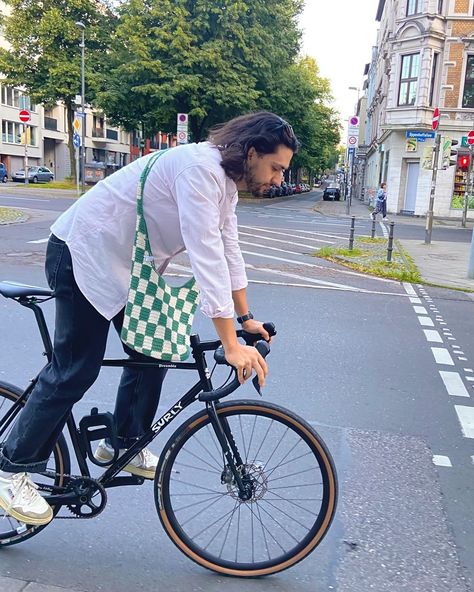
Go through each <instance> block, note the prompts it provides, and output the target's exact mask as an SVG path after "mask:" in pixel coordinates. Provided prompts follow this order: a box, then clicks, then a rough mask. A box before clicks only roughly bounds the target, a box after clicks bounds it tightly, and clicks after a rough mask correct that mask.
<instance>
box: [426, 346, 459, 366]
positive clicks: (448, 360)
mask: <svg viewBox="0 0 474 592" xmlns="http://www.w3.org/2000/svg"><path fill="white" fill-rule="evenodd" d="M431 351H432V352H433V356H434V359H435V361H436V363H437V364H443V365H444V366H454V362H453V358H452V357H451V354H450V353H449V351H448V350H447V349H446V348H445V347H432V348H431Z"/></svg>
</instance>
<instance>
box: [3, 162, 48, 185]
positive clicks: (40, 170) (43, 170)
mask: <svg viewBox="0 0 474 592" xmlns="http://www.w3.org/2000/svg"><path fill="white" fill-rule="evenodd" d="M12 180H13V181H23V182H24V181H25V169H20V170H19V171H16V172H15V173H14V174H13V175H12ZM28 181H29V182H31V183H39V182H40V181H45V182H48V181H54V173H53V171H51V170H49V169H48V168H47V167H45V166H32V167H28Z"/></svg>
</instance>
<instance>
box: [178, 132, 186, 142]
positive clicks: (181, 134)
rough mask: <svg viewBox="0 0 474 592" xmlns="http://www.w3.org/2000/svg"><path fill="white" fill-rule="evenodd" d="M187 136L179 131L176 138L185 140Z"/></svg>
mask: <svg viewBox="0 0 474 592" xmlns="http://www.w3.org/2000/svg"><path fill="white" fill-rule="evenodd" d="M187 137H188V134H187V133H186V132H179V133H178V140H185V139H186V138H187Z"/></svg>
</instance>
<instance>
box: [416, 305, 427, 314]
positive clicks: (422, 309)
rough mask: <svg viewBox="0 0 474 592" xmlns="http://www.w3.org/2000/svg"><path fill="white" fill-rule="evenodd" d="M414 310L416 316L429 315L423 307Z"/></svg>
mask: <svg viewBox="0 0 474 592" xmlns="http://www.w3.org/2000/svg"><path fill="white" fill-rule="evenodd" d="M413 310H414V311H415V312H416V314H421V315H427V314H428V312H427V310H426V308H424V307H423V306H414V307H413Z"/></svg>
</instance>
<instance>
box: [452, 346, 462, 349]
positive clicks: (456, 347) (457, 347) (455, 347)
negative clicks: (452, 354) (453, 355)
mask: <svg viewBox="0 0 474 592" xmlns="http://www.w3.org/2000/svg"><path fill="white" fill-rule="evenodd" d="M451 347H452V348H453V349H461V346H460V345H452V346H451Z"/></svg>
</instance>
